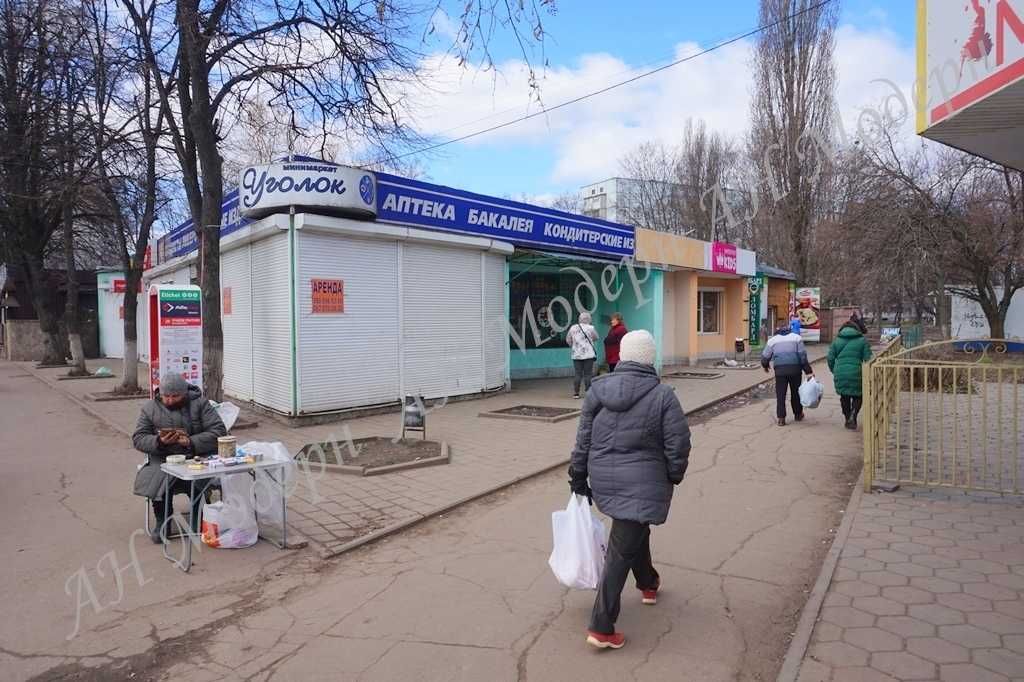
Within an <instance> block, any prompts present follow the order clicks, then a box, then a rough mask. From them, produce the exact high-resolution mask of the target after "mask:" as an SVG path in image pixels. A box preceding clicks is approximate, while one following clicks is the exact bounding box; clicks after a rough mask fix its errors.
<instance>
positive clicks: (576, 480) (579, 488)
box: [569, 471, 594, 504]
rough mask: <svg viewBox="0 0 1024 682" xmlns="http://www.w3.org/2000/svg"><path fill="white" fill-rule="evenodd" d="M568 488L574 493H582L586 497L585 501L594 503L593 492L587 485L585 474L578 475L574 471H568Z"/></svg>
mask: <svg viewBox="0 0 1024 682" xmlns="http://www.w3.org/2000/svg"><path fill="white" fill-rule="evenodd" d="M569 490H571V491H572V492H573V494H575V495H582V496H584V497H585V498H587V502H589V503H590V504H594V500H593V497H592V495H593V493H592V492H591V490H590V486H589V485H587V475H586V474H583V475H582V476H580V475H579V474H578V473H576V472H575V471H570V472H569Z"/></svg>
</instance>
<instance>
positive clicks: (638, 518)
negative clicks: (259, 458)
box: [569, 330, 690, 649]
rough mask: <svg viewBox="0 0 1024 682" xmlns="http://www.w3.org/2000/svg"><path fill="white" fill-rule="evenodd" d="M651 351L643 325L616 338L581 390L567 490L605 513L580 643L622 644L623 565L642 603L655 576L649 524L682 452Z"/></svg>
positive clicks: (662, 513) (667, 497) (679, 471)
mask: <svg viewBox="0 0 1024 682" xmlns="http://www.w3.org/2000/svg"><path fill="white" fill-rule="evenodd" d="M655 353H656V350H655V346H654V338H653V337H652V336H651V334H650V332H647V331H645V330H638V331H632V332H629V333H628V334H626V335H625V336H624V337H623V338H622V345H621V349H620V351H619V354H620V358H619V364H618V366H616V368H615V371H614V372H613V373H611V374H607V375H605V376H603V377H599V378H597V379H595V380H594V384H593V386H592V388H591V390H590V391H588V392H587V397H586V400H585V401H584V402H583V412H582V414H581V415H580V425H579V430H578V431H577V433H576V447H575V448H574V449H573V452H572V463H571V464H570V465H569V487H570V488H571V489H572V491H573V492H574V493H576V494H578V495H586V496H587V497H588V498H592V499H593V500H594V501H596V502H597V508H598V509H600V510H601V512H602V513H604V514H606V515H608V516H610V517H611V518H612V530H611V535H610V537H609V539H608V551H607V554H606V555H605V563H604V577H603V579H602V582H601V584H600V585H599V586H598V590H597V599H596V600H595V601H594V610H593V613H592V614H591V617H590V627H589V629H588V631H587V642H588V643H590V644H591V645H593V646H596V647H598V648H602V649H604V648H613V649H618V648H620V647H621V646H622V645H623V644H625V641H626V638H625V637H624V636H623V635H622V633H619V632H616V631H615V621H616V620H618V617H619V607H620V599H621V596H622V588H623V586H624V585H625V584H626V578H627V577H628V575H629V572H630V571H632V572H633V577H634V579H635V580H636V587H637V589H638V590H640V591H641V593H642V595H641V600H642V602H643V603H644V604H655V603H657V601H658V589H659V588H660V587H661V578H660V577H659V576H658V572H657V571H656V570H655V569H654V566H653V564H652V562H651V545H650V537H651V531H650V526H651V524H654V525H658V524H662V523H664V522H665V520H666V519H667V518H668V510H669V505H670V504H671V503H672V491H673V488H674V486H676V485H679V483H680V482H681V481H682V480H683V475H684V474H685V473H686V465H687V462H688V459H689V456H690V427H689V425H688V424H687V422H686V415H685V414H684V413H683V408H682V406H681V405H680V404H679V399H678V398H676V394H675V391H673V390H672V389H671V388H670V387H669V386H667V385H664V384H662V383H661V380H660V379H659V378H658V373H657V371H656V370H655V369H654V360H655ZM588 477H589V479H590V482H589V485H588V483H587V479H588Z"/></svg>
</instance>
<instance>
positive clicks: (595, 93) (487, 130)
mask: <svg viewBox="0 0 1024 682" xmlns="http://www.w3.org/2000/svg"><path fill="white" fill-rule="evenodd" d="M831 2H833V0H822V1H821V2H818V3H815V4H813V5H811V6H810V7H805V8H804V9H802V10H799V11H797V12H793V13H792V14H788V15H786V16H784V17H782V18H781V19H778V20H776V21H773V22H772V23H770V24H765V25H763V26H758V27H757V28H755V29H752V30H750V31H747V32H746V33H742V34H740V35H738V36H735V37H733V38H729V39H728V40H724V41H722V42H720V43H716V44H715V45H712V46H711V47H709V48H706V49H704V50H701V51H700V52H696V53H694V54H691V55H687V56H686V57H682V58H681V59H677V60H675V61H673V62H669V63H668V64H665V65H663V66H659V67H657V68H654V69H651V70H649V71H645V72H643V73H640V74H637V75H636V76H633V77H632V78H627V79H626V80H623V81H619V82H617V83H613V84H611V85H609V86H606V87H604V88H601V89H600V90H594V91H592V92H588V93H586V94H584V95H580V96H579V97H574V98H572V99H569V100H566V101H564V102H560V103H559V104H556V105H554V106H551V107H545V108H544V109H541V110H540V111H535V112H533V113H530V114H525V115H523V116H520V117H519V118H515V119H512V120H511V121H506V122H504V123H499V124H498V125H494V126H491V127H489V128H484V129H482V130H477V131H475V132H472V133H467V134H465V135H461V136H459V137H453V138H452V139H450V140H445V141H444V142H438V143H437V144H433V145H430V146H428V147H423V148H421V149H414V150H412V151H409V152H405V153H404V154H398V155H396V156H391V157H388V158H386V159H378V160H377V161H375V162H374V163H382V162H384V161H397V160H399V159H404V158H406V157H409V156H415V155H416V154H423V153H426V152H432V151H434V150H435V149H440V148H441V147H447V146H448V145H450V144H455V143H457V142H464V141H466V140H469V139H471V138H474V137H479V136H480V135H485V134H487V133H492V132H494V131H496V130H501V129H502V128H508V127H509V126H512V125H515V124H517V123H522V122H523V121H528V120H530V119H533V118H536V117H538V116H542V115H546V114H549V113H551V112H552V111H557V110H558V109H563V108H565V107H567V106H570V105H572V104H578V103H579V102H582V101H584V100H588V99H591V98H592V97H597V96H598V95H603V94H604V93H606V92H610V91H612V90H615V89H616V88H621V87H622V86H623V85H629V84H630V83H635V82H636V81H638V80H641V79H643V78H647V77H648V76H653V75H654V74H656V73H660V72H661V71H666V70H668V69H671V68H672V67H675V66H679V65H680V64H684V63H686V62H689V61H692V60H694V59H697V58H698V57H703V56H704V55H706V54H710V53H711V52H715V51H716V50H720V49H722V48H723V47H727V46H729V45H732V44H733V43H738V42H739V41H741V40H744V39H746V38H749V37H751V36H754V35H757V34H758V33H761V32H762V31H765V30H768V29H770V28H774V27H776V26H778V25H779V24H781V23H783V22H785V21H788V20H790V19H795V18H796V17H798V16H800V15H802V14H806V13H808V12H812V11H814V10H816V9H818V8H819V7H824V6H825V5H828V4H829V3H831ZM485 118H486V117H485ZM467 125H468V124H467Z"/></svg>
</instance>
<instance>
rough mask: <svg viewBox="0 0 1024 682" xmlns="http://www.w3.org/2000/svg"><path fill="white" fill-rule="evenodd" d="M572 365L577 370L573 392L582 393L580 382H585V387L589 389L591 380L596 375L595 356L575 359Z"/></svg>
mask: <svg viewBox="0 0 1024 682" xmlns="http://www.w3.org/2000/svg"><path fill="white" fill-rule="evenodd" d="M572 367H573V370H575V372H576V374H575V376H574V377H573V379H572V392H573V393H575V394H576V395H579V394H580V382H582V383H583V388H585V389H586V390H588V391H589V390H590V380H591V379H592V378H593V376H594V358H588V359H586V360H573V361H572Z"/></svg>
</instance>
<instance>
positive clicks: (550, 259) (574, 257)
mask: <svg viewBox="0 0 1024 682" xmlns="http://www.w3.org/2000/svg"><path fill="white" fill-rule="evenodd" d="M509 260H510V261H511V262H514V263H527V264H530V265H554V264H556V263H574V262H575V263H597V264H600V265H609V264H611V265H619V264H620V263H621V262H622V259H621V258H600V257H596V256H583V255H580V254H570V253H560V252H558V251H540V250H536V249H521V248H517V249H516V252H515V254H514V255H512V256H510V257H509Z"/></svg>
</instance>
